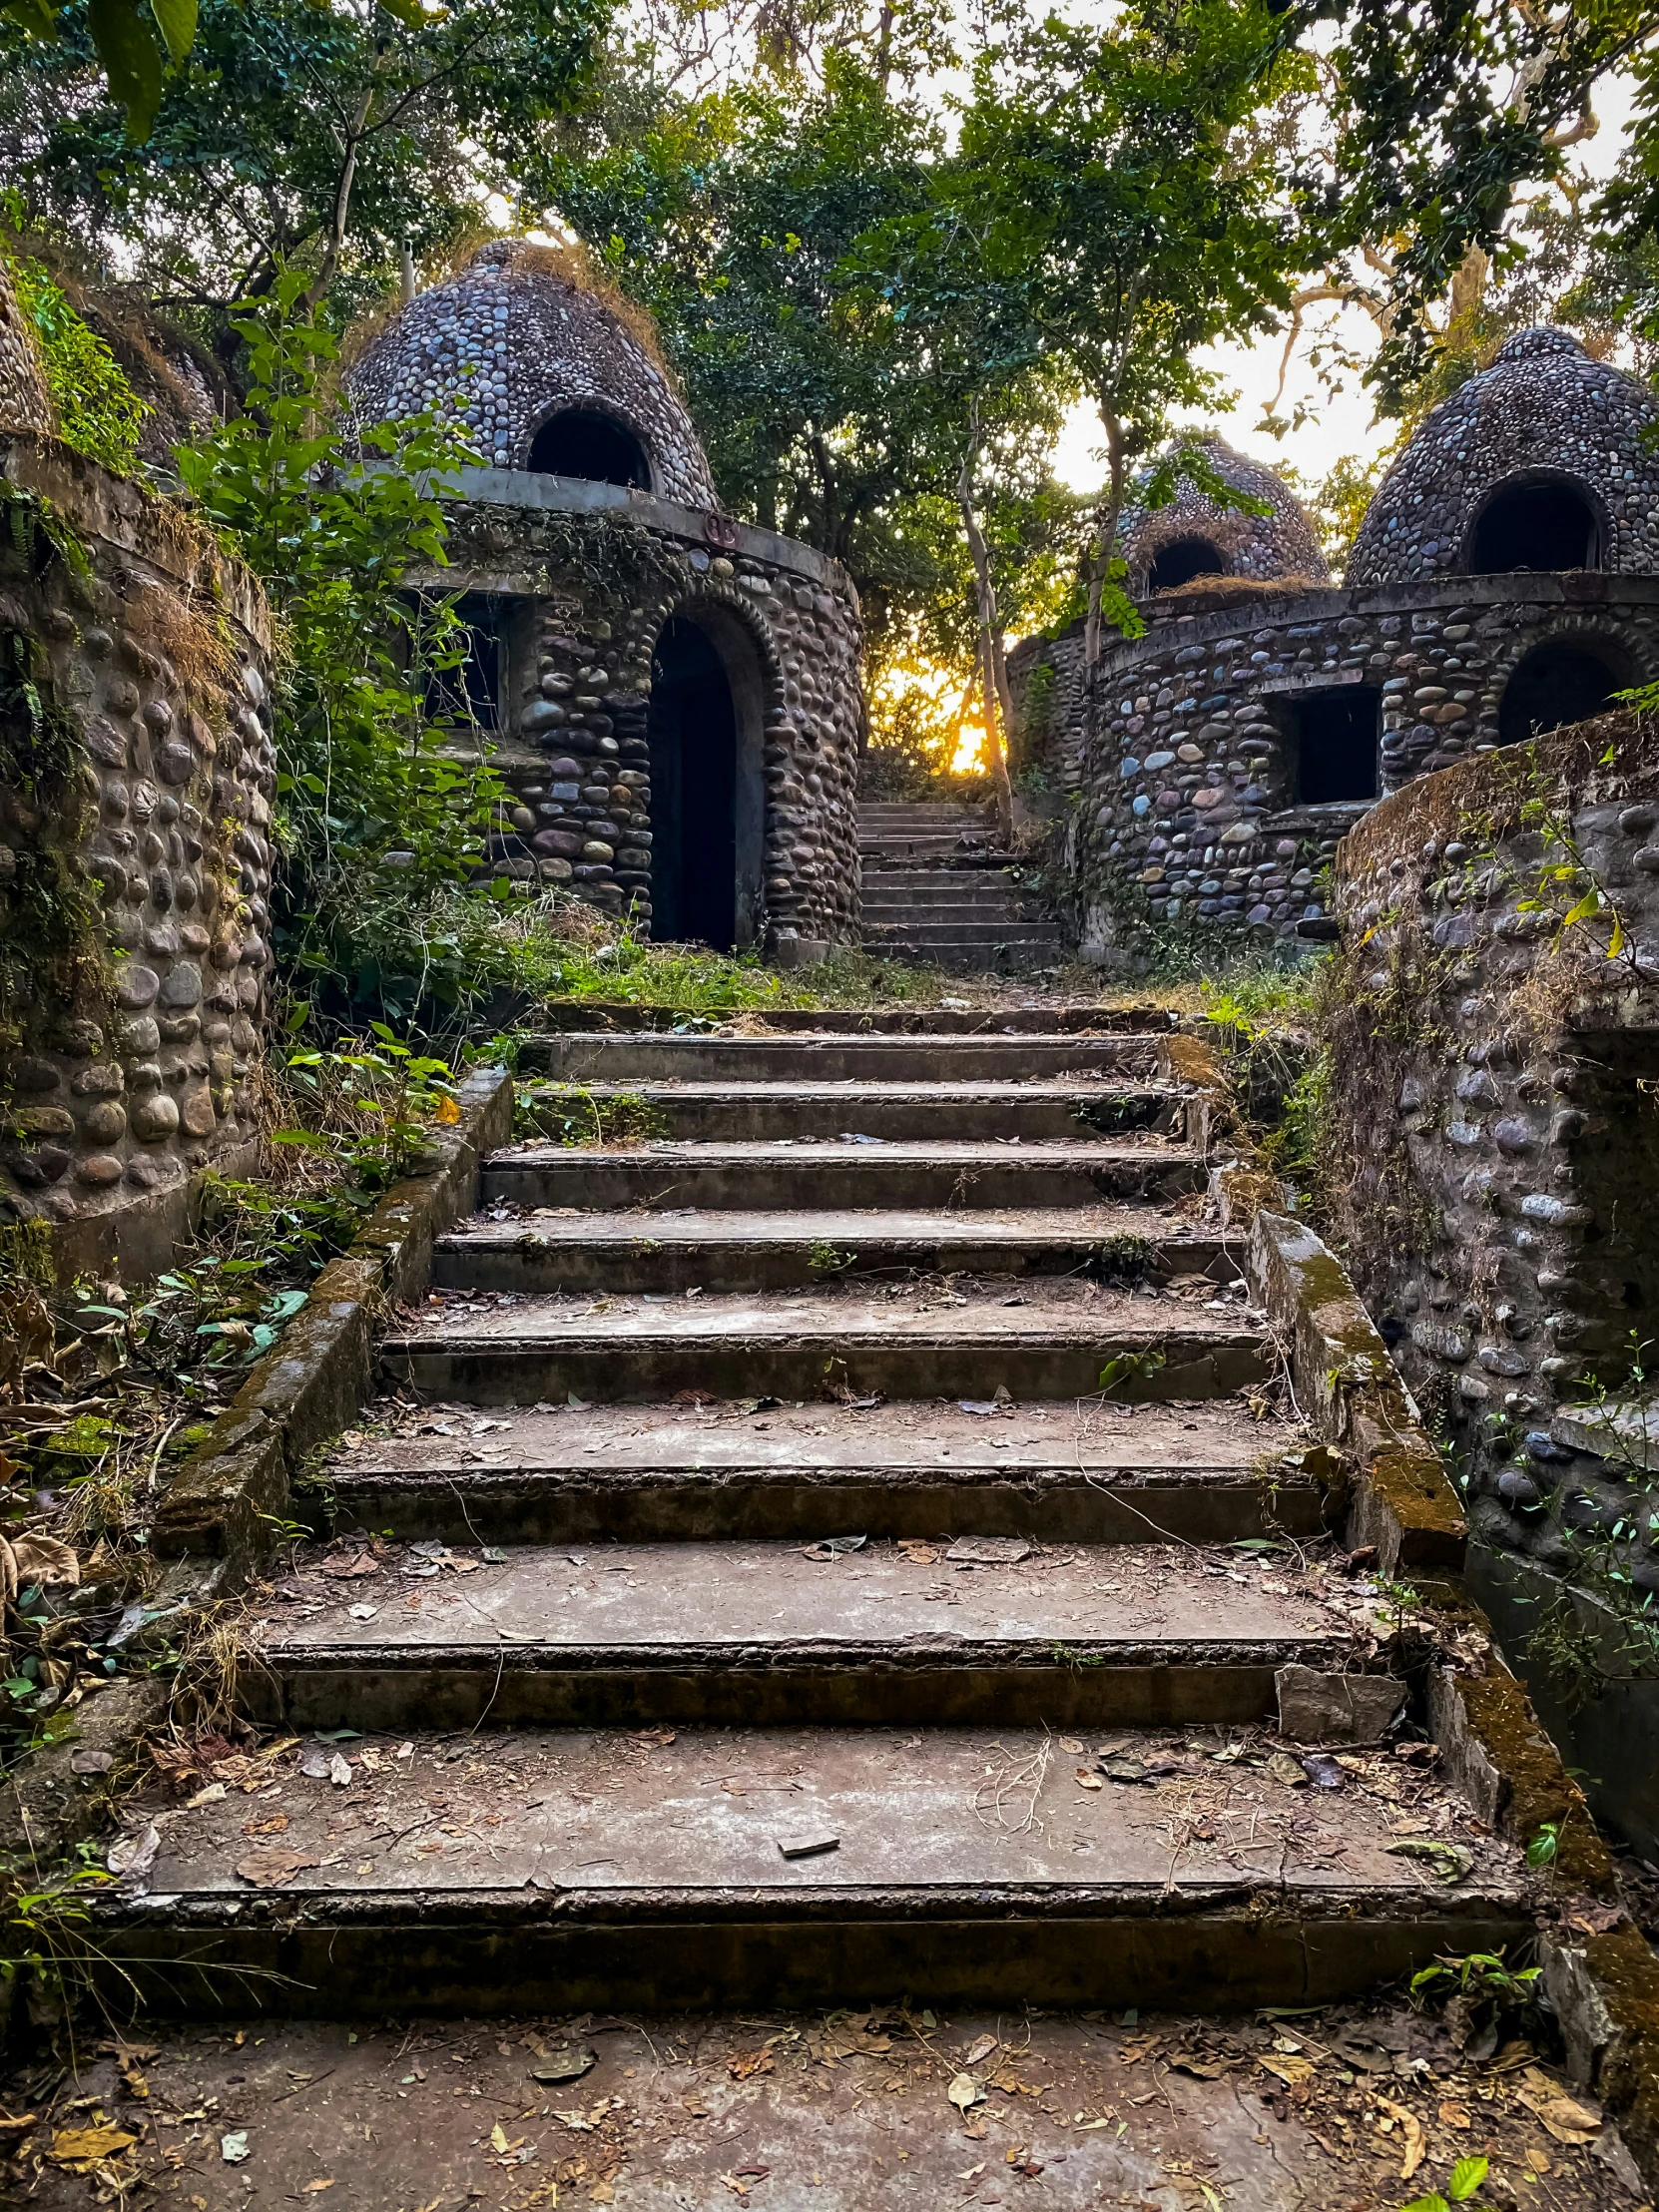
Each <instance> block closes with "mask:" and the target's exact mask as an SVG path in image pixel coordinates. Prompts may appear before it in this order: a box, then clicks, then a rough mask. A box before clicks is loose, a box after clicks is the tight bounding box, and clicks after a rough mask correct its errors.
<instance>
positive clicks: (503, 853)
mask: <svg viewBox="0 0 1659 2212" xmlns="http://www.w3.org/2000/svg"><path fill="white" fill-rule="evenodd" d="M462 488H463V492H464V494H465V498H464V502H463V503H461V504H459V505H457V506H456V507H454V508H453V509H452V512H451V536H450V545H449V552H450V559H451V561H452V563H453V566H452V567H451V568H450V569H448V570H446V571H445V572H444V573H443V576H442V578H441V582H442V584H443V587H444V589H446V590H450V591H453V590H457V589H460V590H464V591H466V592H468V593H469V594H474V595H478V596H480V597H483V598H486V599H488V600H490V601H491V602H493V604H494V606H495V609H496V613H495V621H496V627H497V633H498V635H499V638H500V640H501V645H502V650H503V655H504V667H503V672H502V677H501V708H502V724H503V727H502V729H501V730H500V732H499V734H498V739H497V742H496V745H495V748H494V752H493V755H492V758H493V760H494V764H495V766H496V767H497V768H498V769H499V770H500V772H501V773H502V774H503V776H504V777H505V778H506V780H507V782H508V783H509V785H510V786H511V788H512V790H513V794H514V798H515V802H516V807H515V811H514V813H513V815H512V818H511V821H510V823H508V824H507V825H505V826H504V827H503V831H502V834H501V835H500V836H498V837H497V838H496V839H495V840H494V843H493V846H492V849H491V852H490V854H489V866H490V868H491V870H492V871H494V872H502V871H505V872H507V873H509V874H511V875H514V876H517V877H519V878H520V879H522V880H526V881H528V880H531V879H534V878H538V877H539V878H540V879H542V880H545V881H551V882H560V883H568V884H570V885H571V887H572V888H573V889H575V890H578V891H580V892H581V894H582V895H583V896H584V897H587V898H590V899H592V900H593V901H594V902H595V903H596V904H598V905H601V906H603V907H606V908H607V909H608V910H611V911H614V912H621V911H623V910H624V909H625V908H626V909H629V910H631V911H632V912H633V913H635V914H636V915H637V916H638V917H639V918H640V919H642V920H649V918H650V915H651V852H652V844H653V837H654V830H653V821H652V812H651V788H650V748H649V738H648V726H649V715H650V696H651V686H652V657H653V654H654V652H655V649H656V646H657V641H658V639H659V637H660V636H661V634H662V631H663V628H664V625H665V624H666V623H667V622H668V621H669V620H670V619H671V618H672V617H673V616H675V615H676V614H687V615H690V616H691V617H693V618H694V619H704V620H706V621H707V622H708V623H709V624H710V626H711V627H712V628H713V629H714V630H715V631H717V632H718V633H719V635H720V638H721V640H722V650H723V653H724V654H725V656H726V658H727V661H728V675H729V680H730V681H731V683H732V686H733V690H734V693H735V694H737V695H741V696H739V699H738V705H739V713H740V717H742V716H743V715H744V714H745V713H746V712H747V713H749V714H750V715H752V716H753V718H754V722H755V729H754V733H753V734H754V738H755V748H756V755H757V759H758V764H759V767H760V772H761V782H762V783H763V784H764V793H763V792H762V791H759V790H757V791H755V792H754V793H753V794H751V795H750V800H751V802H752V804H753V808H754V813H755V818H756V825H757V830H758V832H759V837H760V840H761V841H760V849H759V851H758V854H757V864H756V868H755V881H754V883H753V885H752V892H753V903H752V905H751V906H750V908H749V909H748V911H747V912H746V913H745V914H743V915H741V916H740V922H741V924H742V926H741V928H740V939H741V941H747V939H748V938H749V936H750V935H751V934H752V935H753V937H754V939H756V940H761V939H766V940H769V941H777V940H778V939H780V938H782V939H788V938H792V937H802V938H808V939H828V940H835V941H849V940H851V939H853V938H855V937H856V934H857V929H858V915H859V900H858V860H857V808H856V782H857V763H858V746H859V741H860V736H861V732H862V724H863V700H862V690H861V683H860V669H859V652H860V643H861V639H860V630H859V622H858V609H857V600H856V595H855V594H854V592H853V589H852V585H851V582H850V580H849V579H848V577H847V576H846V575H845V573H844V571H843V570H841V569H840V568H839V567H838V566H837V565H836V564H835V563H833V562H831V561H827V560H825V559H823V558H822V557H821V556H820V555H818V554H816V553H813V552H812V551H810V550H809V549H808V548H807V547H805V546H801V545H797V544H795V543H793V542H792V541H791V540H790V539H788V538H782V537H779V536H777V535H776V534H775V533H773V532H771V531H767V530H756V529H750V528H748V527H746V526H745V525H742V524H738V523H734V522H731V521H729V520H727V519H726V518H725V517H724V516H719V515H714V514H710V513H707V512H700V511H697V510H695V509H688V508H685V507H682V506H679V505H676V504H673V503H671V502H669V501H665V500H657V499H650V498H647V497H645V496H643V495H642V494H639V493H631V492H628V491H624V490H620V489H618V488H616V487H614V486H610V485H603V484H588V485H577V484H571V483H567V482H565V481H564V480H562V479H555V478H547V477H534V476H524V475H518V474H515V473H513V472H511V471H506V470H478V471H469V472H467V474H466V476H465V478H464V480H463V486H462ZM434 581H439V579H434ZM744 804H745V800H744V796H743V795H742V794H741V793H740V808H741V807H742V806H743V805H744Z"/></svg>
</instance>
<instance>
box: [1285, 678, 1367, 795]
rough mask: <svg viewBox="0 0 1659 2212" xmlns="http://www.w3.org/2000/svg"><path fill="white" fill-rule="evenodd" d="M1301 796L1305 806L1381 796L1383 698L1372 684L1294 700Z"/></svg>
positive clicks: (1297, 767) (1298, 788)
mask: <svg viewBox="0 0 1659 2212" xmlns="http://www.w3.org/2000/svg"><path fill="white" fill-rule="evenodd" d="M1291 712H1292V715H1293V717H1294V723H1295V733H1294V734H1295V744H1296V796H1297V803H1298V804H1299V805H1300V806H1303V807H1329V806H1335V805H1337V804H1339V803H1341V802H1342V801H1345V800H1356V799H1375V798H1376V797H1377V795H1378V780H1377V763H1378V747H1379V743H1380V738H1381V732H1382V727H1383V694H1382V693H1381V691H1379V690H1377V689H1376V688H1375V687H1374V686H1373V685H1370V684H1345V685H1344V686H1343V687H1342V688H1341V690H1334V691H1323V692H1310V693H1308V694H1307V695H1306V696H1305V697H1303V698H1301V699H1296V700H1293V701H1292V702H1291Z"/></svg>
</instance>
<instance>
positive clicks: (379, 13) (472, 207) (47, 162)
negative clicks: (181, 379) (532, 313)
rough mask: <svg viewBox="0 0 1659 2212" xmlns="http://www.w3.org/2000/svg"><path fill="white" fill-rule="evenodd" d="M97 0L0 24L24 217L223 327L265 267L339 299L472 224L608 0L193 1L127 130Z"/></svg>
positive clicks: (7, 159)
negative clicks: (179, 58)
mask: <svg viewBox="0 0 1659 2212" xmlns="http://www.w3.org/2000/svg"><path fill="white" fill-rule="evenodd" d="M104 4H105V0H69V4H68V5H67V6H66V7H65V8H64V9H63V10H62V13H61V16H60V18H59V24H60V36H59V38H58V39H57V40H56V41H55V42H54V43H53V44H51V45H43V44H41V43H40V42H38V41H32V40H29V39H26V38H25V37H23V36H22V35H21V34H20V33H18V32H16V31H15V30H14V29H9V28H8V27H7V25H6V22H5V19H3V18H0V168H3V169H5V170H6V171H7V172H8V173H9V175H10V176H11V177H12V178H13V179H14V180H15V181H16V182H17V184H18V187H19V189H20V190H21V191H22V192H23V193H24V196H25V201H26V205H27V212H28V216H29V218H30V220H31V221H32V222H35V223H38V224H41V225H43V226H45V227H46V228H48V229H50V230H51V231H52V232H53V233H55V234H56V235H57V236H59V237H62V238H65V239H69V240H73V241H75V242H76V244H77V245H78V247H80V248H81V249H82V250H83V251H85V252H88V253H91V254H97V255H102V256H103V257H104V258H105V259H106V260H108V261H112V262H118V263H120V262H125V263H127V264H129V265H135V266H134V274H135V277H136V280H137V281H138V282H140V283H141V284H142V285H143V286H144V287H145V288H146V289H147V290H148V291H149V292H150V293H151V294H152V296H153V297H154V298H156V299H157V300H158V302H160V303H161V304H164V305H167V306H171V307H174V308H179V307H186V308H195V309H197V310H200V311H202V312H203V313H205V314H206V315H207V317H208V318H209V319H210V321H211V322H213V323H214V324H216V325H217V326H218V328H220V329H221V330H222V329H223V327H224V323H225V318H226V316H227V314H228V312H229V309H230V307H231V305H232V304H233V303H234V302H236V301H239V300H243V299H248V298H257V297H260V296H263V295H265V294H268V293H269V292H270V291H271V290H272V288H273V286H274V285H275V283H276V280H277V271H278V269H280V268H303V269H304V270H305V271H306V273H307V278H308V288H309V291H310V295H311V297H312V299H313V300H314V299H319V298H321V297H322V296H323V295H324V293H325V292H326V291H327V290H328V288H329V286H330V285H333V284H336V282H338V280H339V279H342V278H343V279H346V281H345V282H344V283H343V284H342V285H341V287H340V288H341V298H340V301H339V304H340V305H341V306H342V307H343V308H347V309H348V308H350V307H351V306H352V305H354V304H364V303H366V302H367V301H368V300H369V299H371V298H377V297H378V296H379V295H380V294H381V293H382V292H383V290H384V288H385V285H386V282H387V281H388V279H389V278H390V277H391V276H392V275H393V274H394V273H395V271H396V270H397V268H398V265H399V261H400V258H401V256H402V254H403V253H404V252H405V251H407V252H410V253H412V254H413V255H415V256H417V257H419V256H424V255H440V254H442V253H443V252H444V251H446V250H447V249H448V248H449V247H450V246H451V245H452V244H453V242H454V241H455V239H456V238H457V237H458V236H459V235H460V234H461V232H463V231H464V230H465V229H466V228H467V227H468V226H473V227H475V226H476V225H477V223H478V220H479V209H480V206H481V203H482V200H483V197H484V195H485V193H486V192H488V191H489V190H491V189H495V190H500V191H504V192H507V193H508V194H509V195H510V194H511V193H512V192H513V191H514V189H515V187H516V181H517V177H518V174H519V169H520V165H521V161H522V160H523V159H524V158H525V157H527V156H528V155H531V154H533V152H534V149H535V147H536V145H537V143H538V140H539V139H540V138H541V137H543V136H545V135H546V134H548V133H549V132H550V131H551V128H552V126H553V123H554V121H555V119H556V118H558V117H560V116H562V115H563V114H564V113H565V112H566V111H567V110H568V109H569V108H570V106H571V105H572V104H573V103H574V102H575V101H577V100H578V99H579V98H580V97H581V95H582V91H583V88H584V85H585V82H586V79H587V74H588V71H589V69H590V67H591V63H592V54H593V46H594V41H595V38H596V36H597V34H598V33H599V31H600V30H601V29H602V28H603V26H604V23H605V21H606V20H607V16H608V5H609V0H456V4H455V5H454V6H452V7H449V8H446V9H439V8H433V9H430V10H428V9H426V8H425V7H423V6H421V5H419V4H418V0H356V4H353V0H323V4H318V0H250V4H248V5H244V4H243V0H205V4H204V5H203V8H202V14H201V19H200V24H199V27H198V30H197V35H196V40H195V44H194V46H193V48H192V51H191V53H190V56H189V60H188V63H187V64H185V65H184V66H183V67H181V68H179V69H177V70H176V71H175V72H174V74H173V75H172V77H171V78H170V79H169V81H168V83H167V86H166V88H165V90H164V92H163V96H162V98H161V102H160V106H159V109H158V111H157V114H156V119H155V126H154V129H153V130H152V132H151V133H150V135H149V137H148V139H147V140H146V141H145V142H144V143H143V144H141V145H135V144H132V143H130V142H129V140H128V138H127V136H126V134H125V132H124V130H123V126H122V121H121V116H120V112H119V109H118V106H117V104H116V102H115V101H114V100H113V99H112V98H110V97H109V96H108V95H106V94H105V93H104V92H103V90H102V88H101V87H100V86H99V84H98V82H97V78H96V68H95V53H94V37H93V28H92V26H93V22H94V20H95V15H96V11H97V10H98V8H99V7H101V6H102V5H104Z"/></svg>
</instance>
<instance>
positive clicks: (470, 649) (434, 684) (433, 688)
mask: <svg viewBox="0 0 1659 2212" xmlns="http://www.w3.org/2000/svg"><path fill="white" fill-rule="evenodd" d="M455 614H456V618H457V620H458V621H459V623H460V625H461V630H460V637H459V639H458V640H456V641H452V646H451V649H453V645H454V644H455V643H458V644H459V646H460V649H461V658H460V660H459V661H458V663H456V665H455V666H453V667H449V668H435V669H432V670H431V671H430V672H429V674H428V676H427V679H426V714H427V717H428V719H429V720H430V721H432V722H471V723H475V724H476V725H477V727H478V728H479V729H480V730H498V729H499V728H500V727H501V637H500V633H499V631H498V629H497V626H496V625H497V614H496V609H495V606H494V603H493V602H492V601H491V600H489V599H487V598H484V597H482V596H479V595H476V594H468V595H467V596H466V597H464V598H462V599H458V600H457V601H456V602H455ZM446 657H447V656H446Z"/></svg>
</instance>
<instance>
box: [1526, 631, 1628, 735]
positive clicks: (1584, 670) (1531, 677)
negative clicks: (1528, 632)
mask: <svg viewBox="0 0 1659 2212" xmlns="http://www.w3.org/2000/svg"><path fill="white" fill-rule="evenodd" d="M1621 688H1622V686H1621V680H1620V679H1619V678H1618V677H1617V676H1615V674H1614V672H1613V671H1612V669H1610V668H1609V667H1608V665H1607V663H1606V662H1605V661H1604V660H1603V659H1602V658H1601V656H1600V655H1599V654H1597V653H1593V652H1590V651H1588V650H1587V649H1586V648H1585V647H1583V646H1580V645H1540V646H1535V647H1534V648H1533V650H1532V651H1531V652H1530V653H1529V654H1528V655H1527V656H1526V658H1525V660H1524V661H1522V662H1521V664H1520V666H1519V668H1517V669H1516V671H1515V673H1514V675H1513V676H1511V677H1510V679H1509V682H1508V684H1507V685H1506V686H1505V688H1504V693H1503V702H1502V705H1501V706H1500V707H1499V708H1498V711H1497V735H1498V742H1499V744H1501V745H1523V744H1524V743H1525V742H1526V740H1527V739H1528V738H1535V737H1537V736H1538V734H1539V733H1540V732H1541V731H1544V730H1559V729H1561V728H1563V727H1564V726H1565V725H1566V724H1568V723H1573V722H1587V721H1588V720H1589V719H1590V717H1591V716H1592V715H1599V714H1600V713H1601V712H1602V711H1603V709H1604V708H1605V707H1606V706H1607V704H1608V702H1609V701H1610V700H1611V698H1612V696H1613V694H1614V692H1616V691H1618V690H1620V689H1621Z"/></svg>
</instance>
